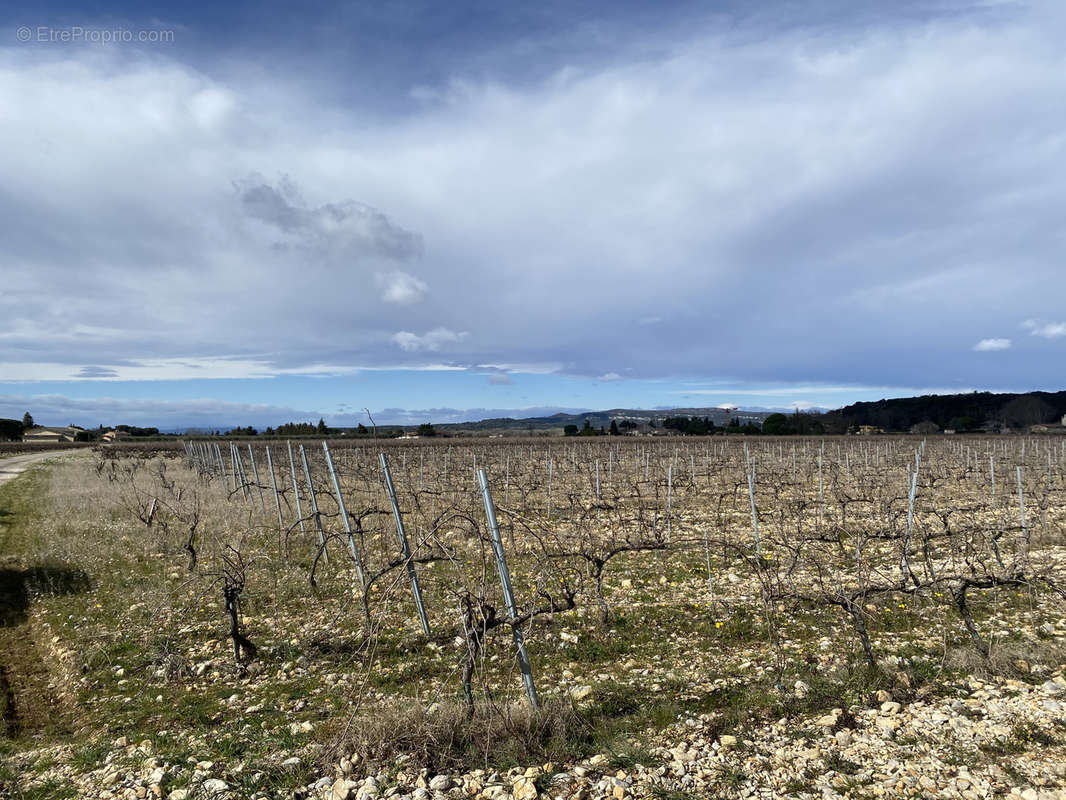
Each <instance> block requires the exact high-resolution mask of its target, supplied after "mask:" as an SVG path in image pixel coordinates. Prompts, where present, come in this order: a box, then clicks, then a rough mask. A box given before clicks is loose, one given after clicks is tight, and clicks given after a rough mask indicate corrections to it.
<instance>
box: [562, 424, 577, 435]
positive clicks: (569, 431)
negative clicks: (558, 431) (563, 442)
mask: <svg viewBox="0 0 1066 800" xmlns="http://www.w3.org/2000/svg"><path fill="white" fill-rule="evenodd" d="M563 435H564V436H577V425H567V426H566V427H565V428H563Z"/></svg>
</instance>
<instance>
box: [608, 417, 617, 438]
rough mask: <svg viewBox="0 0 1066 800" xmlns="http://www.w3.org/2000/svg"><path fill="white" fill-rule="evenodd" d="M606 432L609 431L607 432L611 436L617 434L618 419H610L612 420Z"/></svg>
mask: <svg viewBox="0 0 1066 800" xmlns="http://www.w3.org/2000/svg"><path fill="white" fill-rule="evenodd" d="M608 433H609V434H610V435H611V436H617V435H618V434H619V430H618V420H614V419H612V420H611V427H610V429H609V430H608Z"/></svg>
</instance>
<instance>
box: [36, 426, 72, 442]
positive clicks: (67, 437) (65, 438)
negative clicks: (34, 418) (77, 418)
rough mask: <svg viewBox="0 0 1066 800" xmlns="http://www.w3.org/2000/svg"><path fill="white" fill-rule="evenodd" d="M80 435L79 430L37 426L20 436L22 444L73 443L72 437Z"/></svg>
mask: <svg viewBox="0 0 1066 800" xmlns="http://www.w3.org/2000/svg"><path fill="white" fill-rule="evenodd" d="M79 433H81V428H75V427H73V426H67V427H65V428H45V427H44V426H41V425H38V426H35V427H33V428H30V429H29V430H28V431H26V432H25V433H23V434H22V441H24V442H73V441H74V437H75V436H77V435H78V434H79Z"/></svg>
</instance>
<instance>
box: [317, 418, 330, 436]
mask: <svg viewBox="0 0 1066 800" xmlns="http://www.w3.org/2000/svg"><path fill="white" fill-rule="evenodd" d="M328 432H329V428H327V427H326V421H325V420H324V419H319V420H318V425H316V426H315V433H318V434H322V435H325V434H326V433H328Z"/></svg>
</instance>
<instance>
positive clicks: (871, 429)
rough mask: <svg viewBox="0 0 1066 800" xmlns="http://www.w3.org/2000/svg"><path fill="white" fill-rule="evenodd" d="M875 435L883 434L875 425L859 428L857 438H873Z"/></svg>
mask: <svg viewBox="0 0 1066 800" xmlns="http://www.w3.org/2000/svg"><path fill="white" fill-rule="evenodd" d="M876 433H884V431H883V430H882V429H881V428H878V427H877V426H876V425H860V426H859V436H873V435H874V434H876Z"/></svg>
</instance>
